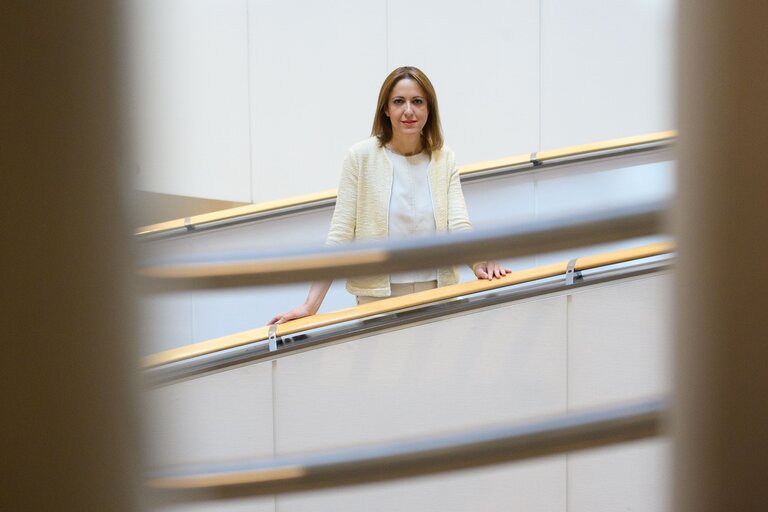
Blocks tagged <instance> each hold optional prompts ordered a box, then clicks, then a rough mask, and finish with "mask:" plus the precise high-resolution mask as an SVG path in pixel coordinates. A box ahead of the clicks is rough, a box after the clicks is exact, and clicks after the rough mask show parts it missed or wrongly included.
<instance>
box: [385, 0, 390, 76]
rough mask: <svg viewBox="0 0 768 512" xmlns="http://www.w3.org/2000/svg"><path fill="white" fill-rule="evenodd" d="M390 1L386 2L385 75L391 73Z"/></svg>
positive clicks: (386, 0)
mask: <svg viewBox="0 0 768 512" xmlns="http://www.w3.org/2000/svg"><path fill="white" fill-rule="evenodd" d="M389 28H390V27H389V0H384V62H385V64H386V66H385V69H384V74H387V73H389V68H390V64H389Z"/></svg>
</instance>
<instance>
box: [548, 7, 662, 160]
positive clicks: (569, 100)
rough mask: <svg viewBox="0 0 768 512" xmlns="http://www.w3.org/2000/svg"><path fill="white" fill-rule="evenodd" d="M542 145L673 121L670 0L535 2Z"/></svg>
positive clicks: (638, 131)
mask: <svg viewBox="0 0 768 512" xmlns="http://www.w3.org/2000/svg"><path fill="white" fill-rule="evenodd" d="M540 2H541V147H542V149H551V148H557V147H562V146H569V145H573V144H582V143H587V142H594V141H598V140H606V139H613V138H617V137H625V136H629V135H637V134H641V133H650V132H656V131H661V130H669V129H672V128H674V127H675V118H674V108H673V94H674V84H673V82H672V78H673V76H674V67H673V66H674V61H673V60H674V48H675V45H674V38H675V32H674V29H675V23H676V21H675V18H674V15H675V10H674V9H675V4H674V2H672V1H666V0H622V1H610V0H585V1H581V2H573V1H572V0H540Z"/></svg>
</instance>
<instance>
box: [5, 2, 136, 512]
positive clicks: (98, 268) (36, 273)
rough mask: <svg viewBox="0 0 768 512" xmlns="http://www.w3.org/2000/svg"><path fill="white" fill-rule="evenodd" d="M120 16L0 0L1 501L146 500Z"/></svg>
mask: <svg viewBox="0 0 768 512" xmlns="http://www.w3.org/2000/svg"><path fill="white" fill-rule="evenodd" d="M117 21H118V20H117V18H116V16H115V2H112V1H110V0H70V1H65V2H62V1H60V0H35V1H31V2H30V1H22V0H9V1H4V2H3V3H2V7H0V119H1V121H0V126H1V127H2V128H0V130H2V132H0V133H1V135H0V182H1V185H0V211H1V212H2V213H1V215H0V223H1V224H0V226H1V229H0V237H1V239H2V250H1V251H0V263H1V265H2V275H3V280H2V293H0V297H2V298H1V299H0V301H1V302H0V315H2V322H0V324H1V325H2V335H3V340H4V341H3V344H2V356H1V357H2V359H1V360H2V371H0V382H2V395H3V397H2V400H3V408H2V409H3V417H4V419H3V420H2V422H0V443H1V444H2V447H1V448H0V468H2V474H1V475H0V478H1V479H2V492H0V510H7V511H21V510H50V511H53V510H56V511H73V512H74V511H77V512H83V511H86V510H92V511H110V512H115V511H124V510H136V509H137V508H138V500H137V494H136V492H135V490H136V488H137V484H138V477H137V468H138V467H139V465H138V462H137V458H138V457H137V450H136V447H137V443H136V442H135V434H136V428H135V423H136V415H135V413H134V412H135V405H136V404H135V396H136V395H135V393H134V389H133V381H134V379H133V368H135V366H136V354H135V352H136V350H135V347H134V342H133V337H132V335H131V329H132V323H131V321H130V319H131V314H132V311H131V310H132V301H131V299H130V294H129V293H128V287H127V283H128V280H127V276H128V270H129V258H128V253H129V252H130V251H129V250H128V245H129V244H128V241H129V239H130V238H129V235H128V233H129V231H128V230H127V229H126V225H125V223H124V222H123V220H124V219H123V215H122V212H121V203H122V198H121V194H122V192H121V191H122V190H124V188H123V187H122V184H121V183H120V176H119V173H118V152H119V151H118V150H119V144H118V126H117V124H118V123H117V115H116V112H117V108H118V102H117V98H116V91H117V86H118V80H116V74H115V70H116V66H117V61H116V34H117V33H118V30H117V27H116V22H117Z"/></svg>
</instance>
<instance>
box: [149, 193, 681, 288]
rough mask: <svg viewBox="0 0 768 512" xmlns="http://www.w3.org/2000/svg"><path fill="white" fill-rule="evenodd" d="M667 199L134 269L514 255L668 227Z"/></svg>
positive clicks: (306, 271) (282, 268)
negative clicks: (447, 231)
mask: <svg viewBox="0 0 768 512" xmlns="http://www.w3.org/2000/svg"><path fill="white" fill-rule="evenodd" d="M667 211H668V208H667V205H666V203H661V202H653V203H646V204H642V205H635V206H632V207H625V208H614V209H611V210H604V211H599V212H590V213H584V214H581V215H575V216H568V217H561V218H557V219H549V220H536V221H533V222H529V223H526V224H522V225H520V224H519V225H512V226H501V227H496V228H492V229H485V230H477V231H469V232H461V233H451V234H447V235H441V236H434V237H423V238H414V239H407V240H384V241H370V242H356V243H354V244H344V245H339V246H334V247H323V248H317V249H314V250H311V249H310V250H303V251H298V250H294V251H292V252H283V253H280V254H273V253H270V254H268V255H266V256H263V255H259V254H256V255H253V256H251V255H245V256H241V257H236V258H235V257H232V256H225V257H220V258H218V259H210V258H209V259H208V261H202V262H198V261H192V260H189V259H176V260H175V261H170V262H168V263H163V264H145V265H142V266H140V267H139V268H138V270H137V273H138V275H139V277H140V278H143V279H144V283H143V284H144V285H146V286H147V289H157V290H170V289H174V290H183V289H201V288H229V287H239V286H256V285H264V284H284V283H292V282H293V283H296V282H307V281H316V280H318V279H335V278H338V277H352V276H365V275H376V274H381V273H383V272H396V271H403V270H409V269H418V268H437V267H441V266H445V265H458V264H461V263H466V262H470V261H482V260H486V259H488V258H513V257H520V256H528V255H531V254H541V253H547V252H554V251H559V250H565V249H569V248H572V247H583V246H588V245H595V244H599V243H606V242H615V241H618V240H625V239H628V238H634V237H642V236H649V235H656V234H658V233H660V232H663V230H664V228H665V227H666V226H665V224H666V222H665V221H666V219H665V215H666V213H667Z"/></svg>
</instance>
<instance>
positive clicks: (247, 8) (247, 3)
mask: <svg viewBox="0 0 768 512" xmlns="http://www.w3.org/2000/svg"><path fill="white" fill-rule="evenodd" d="M250 4H251V2H250V0H245V69H246V70H247V71H248V73H247V75H246V76H247V79H246V82H247V86H248V94H247V95H246V96H247V98H248V178H249V188H250V191H249V196H250V198H251V202H252V203H255V202H256V199H255V196H254V193H253V184H254V180H253V173H254V172H255V169H254V168H253V109H252V106H251V93H252V91H251V68H252V67H253V66H251V43H252V41H251V9H250Z"/></svg>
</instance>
